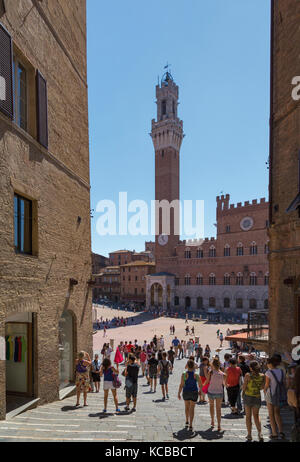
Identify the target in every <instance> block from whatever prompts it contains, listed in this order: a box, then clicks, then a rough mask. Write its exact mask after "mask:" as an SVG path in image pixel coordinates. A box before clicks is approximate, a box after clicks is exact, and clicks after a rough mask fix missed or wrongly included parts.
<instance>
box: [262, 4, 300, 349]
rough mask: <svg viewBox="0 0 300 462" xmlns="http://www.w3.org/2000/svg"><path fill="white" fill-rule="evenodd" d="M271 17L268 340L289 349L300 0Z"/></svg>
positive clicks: (295, 330)
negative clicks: (295, 82)
mask: <svg viewBox="0 0 300 462" xmlns="http://www.w3.org/2000/svg"><path fill="white" fill-rule="evenodd" d="M271 22H272V39H271V111H270V112H271V114H270V187H269V194H270V229H269V236H270V254H269V265H270V338H269V342H270V351H271V352H274V351H278V352H281V353H285V352H286V353H290V352H291V351H292V349H293V348H294V346H293V345H292V339H293V338H294V337H296V336H300V218H299V217H300V213H299V210H300V208H299V207H300V200H299V197H300V194H299V193H300V86H299V83H300V27H299V24H300V2H299V1H297V0H276V1H274V0H273V1H272V12H271ZM297 76H298V78H297ZM295 78H296V81H297V82H298V90H297V87H296V85H295V84H292V82H293V81H294V80H295ZM298 343H299V342H298Z"/></svg>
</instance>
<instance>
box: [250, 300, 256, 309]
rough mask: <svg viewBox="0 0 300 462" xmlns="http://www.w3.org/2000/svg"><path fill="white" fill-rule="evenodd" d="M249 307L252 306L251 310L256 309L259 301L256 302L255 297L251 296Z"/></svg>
mask: <svg viewBox="0 0 300 462" xmlns="http://www.w3.org/2000/svg"><path fill="white" fill-rule="evenodd" d="M249 308H250V310H256V308H257V302H256V299H255V298H250V300H249Z"/></svg>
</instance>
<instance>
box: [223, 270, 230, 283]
mask: <svg viewBox="0 0 300 462" xmlns="http://www.w3.org/2000/svg"><path fill="white" fill-rule="evenodd" d="M224 286H230V274H229V273H225V274H224Z"/></svg>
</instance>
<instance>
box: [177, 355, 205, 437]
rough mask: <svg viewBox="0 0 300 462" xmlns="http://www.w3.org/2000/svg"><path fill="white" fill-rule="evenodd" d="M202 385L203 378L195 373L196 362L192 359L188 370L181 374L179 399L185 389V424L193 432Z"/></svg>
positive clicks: (188, 364)
mask: <svg viewBox="0 0 300 462" xmlns="http://www.w3.org/2000/svg"><path fill="white" fill-rule="evenodd" d="M200 387H201V380H200V377H199V375H198V374H196V373H195V362H194V361H193V360H192V359H190V360H189V361H188V363H187V371H186V372H184V373H183V374H182V376H181V382H180V385H179V390H178V399H181V392H182V391H183V399H184V404H185V416H186V422H185V426H186V427H189V431H191V432H193V420H194V414H195V404H196V403H197V400H198V392H199V388H200Z"/></svg>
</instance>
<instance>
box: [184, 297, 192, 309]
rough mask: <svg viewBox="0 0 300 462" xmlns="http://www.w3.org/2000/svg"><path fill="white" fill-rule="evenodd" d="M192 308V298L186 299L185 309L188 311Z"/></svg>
mask: <svg viewBox="0 0 300 462" xmlns="http://www.w3.org/2000/svg"><path fill="white" fill-rule="evenodd" d="M190 306H191V297H185V309H186V310H187V309H188V308H190Z"/></svg>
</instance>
